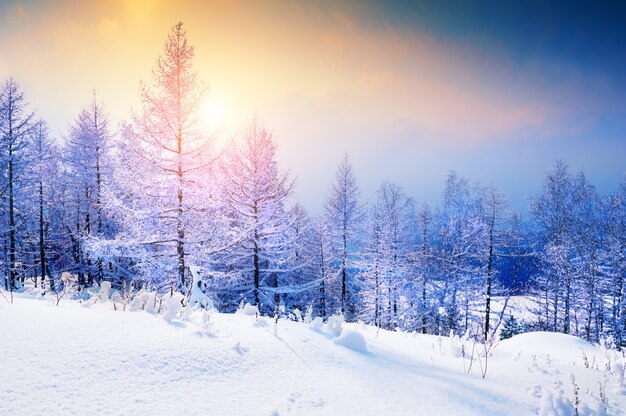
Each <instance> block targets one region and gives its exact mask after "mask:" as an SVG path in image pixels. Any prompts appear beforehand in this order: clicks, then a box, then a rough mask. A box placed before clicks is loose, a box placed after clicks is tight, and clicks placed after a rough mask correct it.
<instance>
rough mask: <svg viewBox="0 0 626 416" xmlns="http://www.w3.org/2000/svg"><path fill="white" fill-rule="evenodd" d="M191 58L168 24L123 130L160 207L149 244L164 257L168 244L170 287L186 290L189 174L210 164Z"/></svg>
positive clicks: (179, 29) (201, 90)
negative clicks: (138, 100) (153, 238)
mask: <svg viewBox="0 0 626 416" xmlns="http://www.w3.org/2000/svg"><path fill="white" fill-rule="evenodd" d="M194 56H195V51H194V47H193V46H192V45H191V44H190V43H189V41H188V39H187V33H186V31H185V30H184V29H183V24H182V23H180V22H179V23H177V24H176V25H174V26H173V27H172V30H171V32H170V34H169V35H168V37H167V40H166V41H165V44H164V47H163V54H162V55H161V56H160V57H159V58H158V60H157V62H156V65H155V66H154V67H153V70H152V83H151V84H147V83H142V85H141V88H140V94H141V100H142V103H143V108H142V111H141V112H139V113H135V114H134V116H133V119H132V123H131V125H129V126H127V127H128V128H125V129H124V131H125V135H126V140H130V141H135V142H137V143H136V145H135V146H134V151H135V152H136V153H137V154H138V157H139V158H140V159H143V161H144V162H146V163H145V166H146V167H148V168H149V171H148V172H145V173H144V174H145V175H153V178H152V179H149V180H148V181H147V184H148V183H149V184H151V185H152V188H153V189H149V191H148V192H147V193H148V194H149V195H150V197H149V199H150V200H151V203H152V204H153V206H155V207H159V212H158V221H159V225H158V228H159V230H158V233H157V234H159V238H157V240H158V241H152V244H153V245H157V246H159V250H164V251H165V253H162V254H165V255H168V256H169V254H168V252H169V249H168V247H170V245H171V244H172V243H173V245H174V246H175V253H174V254H173V256H174V257H175V258H176V267H175V270H176V271H175V273H176V276H177V278H176V282H175V286H176V287H177V288H178V289H180V290H183V289H185V291H186V287H187V285H188V279H187V277H186V268H187V266H188V264H187V256H188V244H187V242H188V235H187V234H188V229H187V226H186V224H187V221H186V216H187V211H188V209H189V207H190V206H191V204H190V202H191V201H188V199H189V197H190V195H191V193H192V187H193V180H194V177H195V176H197V175H199V174H201V173H202V171H203V169H205V168H206V167H207V166H208V165H209V164H210V161H209V160H208V157H207V154H208V153H209V149H210V143H211V136H210V135H208V134H206V132H205V131H204V129H203V128H202V123H201V122H200V121H201V120H200V118H201V111H200V110H201V105H202V102H203V99H204V98H205V95H206V92H207V87H206V86H205V85H204V84H203V83H202V82H201V81H199V80H198V76H197V72H196V71H195V70H194V68H193V59H194ZM151 231H155V230H151ZM164 272H165V273H169V271H168V270H166V271H164Z"/></svg>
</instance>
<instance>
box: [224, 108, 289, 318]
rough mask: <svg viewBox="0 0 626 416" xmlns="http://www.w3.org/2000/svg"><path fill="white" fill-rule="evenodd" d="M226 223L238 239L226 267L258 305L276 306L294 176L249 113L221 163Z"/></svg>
mask: <svg viewBox="0 0 626 416" xmlns="http://www.w3.org/2000/svg"><path fill="white" fill-rule="evenodd" d="M222 169H223V175H224V184H223V186H224V192H225V197H226V201H227V203H228V206H229V207H230V212H229V213H228V217H229V218H230V219H231V223H230V227H231V229H232V230H234V233H235V235H236V236H237V237H236V240H238V243H237V244H235V245H234V246H233V248H232V250H231V251H230V260H229V268H230V269H231V270H233V271H234V272H236V273H239V274H240V275H241V276H242V278H243V284H244V286H243V287H244V288H245V290H244V291H243V293H242V295H243V296H244V297H245V298H246V299H248V300H249V301H252V302H254V304H255V305H257V306H258V307H259V308H262V309H264V310H266V311H267V310H268V307H269V306H270V305H272V306H275V305H276V303H277V302H278V301H279V299H278V297H277V296H278V295H279V294H280V293H281V291H280V289H279V286H281V285H280V284H279V281H278V280H279V278H280V276H281V275H282V274H283V273H286V272H289V271H291V270H293V267H292V265H290V263H291V261H292V255H293V254H294V253H293V251H291V249H290V245H292V244H293V242H294V238H293V235H292V236H290V235H289V232H288V230H289V228H290V227H292V225H293V217H292V216H290V215H289V210H288V209H287V208H286V206H285V203H286V201H287V198H288V197H289V196H290V195H291V192H292V189H293V181H292V180H291V179H290V178H289V175H287V174H285V173H283V172H282V171H281V170H280V169H279V167H278V162H277V161H276V144H275V143H274V139H273V137H272V134H271V133H270V132H269V131H268V130H267V129H266V128H265V127H264V126H263V124H262V123H261V122H260V121H259V120H257V119H256V118H255V119H253V120H252V121H251V122H250V124H248V126H247V127H246V128H245V129H244V130H243V132H242V133H241V134H240V136H239V137H238V141H237V142H234V143H232V144H231V146H230V147H229V150H228V152H227V153H226V155H225V157H224V159H223V163H222Z"/></svg>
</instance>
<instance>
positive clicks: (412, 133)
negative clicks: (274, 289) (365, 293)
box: [0, 0, 626, 213]
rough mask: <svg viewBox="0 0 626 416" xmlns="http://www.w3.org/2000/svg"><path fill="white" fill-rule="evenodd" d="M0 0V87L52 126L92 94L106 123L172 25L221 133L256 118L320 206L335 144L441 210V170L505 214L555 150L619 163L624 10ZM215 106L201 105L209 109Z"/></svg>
mask: <svg viewBox="0 0 626 416" xmlns="http://www.w3.org/2000/svg"><path fill="white" fill-rule="evenodd" d="M505 3H508V2H495V1H494V2H481V3H480V5H479V6H469V2H462V1H459V2H456V1H451V2H448V1H446V2H434V1H433V2H422V1H413V2H409V1H407V2H373V1H372V2H370V1H330V0H329V1H316V2H314V1H288V0H283V1H278V0H277V1H263V2H261V1H259V2H255V1H241V2H240V1H164V0H161V1H159V0H154V1H132V0H109V1H80V0H66V1H61V0H58V1H55V0H51V1H10V0H9V1H7V0H3V1H1V2H0V80H2V81H4V80H5V79H7V78H8V77H9V76H13V77H14V78H15V79H16V80H17V81H18V82H19V83H20V84H21V86H22V88H23V90H24V92H25V95H26V99H27V101H28V102H29V103H30V105H31V108H32V109H33V110H35V109H36V110H37V111H38V114H40V115H41V116H42V117H44V118H45V119H46V120H47V121H48V122H49V124H50V126H51V131H52V133H53V134H54V136H55V137H58V138H62V137H63V136H64V135H65V134H66V132H67V126H68V124H69V123H70V122H71V121H72V120H73V118H74V117H75V116H76V115H77V113H78V111H79V110H80V109H81V108H82V107H83V106H84V105H85V104H87V103H88V102H89V100H90V97H91V90H92V89H95V90H96V91H97V93H98V95H99V97H100V98H101V99H102V101H103V103H104V105H105V107H106V108H107V110H108V111H109V113H110V114H111V118H112V122H113V127H114V128H115V127H116V126H117V124H118V122H119V121H121V120H124V119H127V118H128V116H129V114H130V109H131V108H132V107H134V108H137V107H138V103H139V100H138V86H139V82H140V80H141V79H144V80H148V79H149V77H150V71H151V68H152V66H153V64H154V62H155V60H156V58H157V57H158V55H159V54H160V53H161V50H162V46H163V42H164V41H165V38H166V36H167V34H168V32H169V30H170V28H171V26H172V25H174V24H175V23H176V22H177V21H182V22H183V23H184V27H185V28H186V30H187V34H188V36H189V39H190V41H191V43H192V44H193V45H194V46H195V48H196V69H197V70H198V71H199V73H200V78H202V79H203V80H204V81H206V82H207V83H208V84H209V85H210V88H211V96H210V100H211V106H210V109H207V118H211V120H212V121H213V122H214V123H218V124H219V125H220V126H221V128H220V130H221V137H222V138H227V137H229V136H230V135H231V134H232V133H233V132H235V131H237V129H238V128H239V127H240V126H241V125H242V124H243V123H244V122H245V121H246V120H247V119H250V118H251V117H252V116H253V115H254V114H258V115H259V116H260V117H261V118H262V119H263V120H264V121H265V124H266V125H267V126H268V127H270V128H271V129H272V130H273V131H274V134H275V138H276V140H277V142H278V144H279V158H280V161H281V164H282V166H283V167H284V168H285V169H290V170H291V172H292V173H293V174H294V175H295V176H296V177H297V183H298V189H297V190H298V195H299V198H300V199H301V201H302V202H303V203H304V205H305V206H306V207H307V208H308V209H309V210H310V211H312V212H313V213H315V212H317V211H319V206H321V204H322V203H323V200H324V198H325V196H326V193H327V191H328V188H329V186H330V184H331V182H332V180H333V177H334V171H335V168H336V166H337V164H338V163H339V161H340V159H341V157H342V155H343V153H344V152H348V153H349V154H350V156H351V158H352V161H353V164H354V167H355V171H356V174H357V176H358V179H359V182H360V185H361V187H362V190H363V195H364V196H365V197H370V198H371V196H372V195H373V193H374V191H375V189H376V188H378V186H379V185H380V183H381V181H383V180H390V181H393V182H397V183H399V184H400V185H402V186H403V188H404V189H405V191H406V192H407V193H408V194H409V195H411V196H413V197H414V198H415V199H416V200H418V201H424V200H427V201H431V202H433V203H437V201H438V198H439V194H440V192H441V190H442V187H443V182H444V180H445V176H446V174H447V172H448V171H450V170H451V169H454V170H456V171H457V172H458V173H459V174H461V175H464V176H468V177H470V178H471V179H473V180H477V181H480V182H481V183H483V184H490V183H494V184H495V185H497V186H499V187H500V188H502V189H503V190H504V191H505V192H507V194H508V195H509V196H510V198H511V200H512V202H513V203H514V205H515V206H516V207H518V208H522V207H524V206H525V202H524V201H525V198H526V197H527V196H528V195H531V194H534V193H537V192H539V191H540V187H541V181H542V178H543V175H544V173H545V171H546V170H548V169H549V168H550V167H551V166H552V164H553V163H554V161H555V159H557V158H562V159H564V160H565V161H566V162H568V164H569V165H570V167H571V168H572V169H573V170H575V171H577V170H580V169H583V170H584V172H585V173H586V174H587V176H588V178H589V179H590V180H591V181H592V183H594V184H595V185H597V186H598V188H599V189H600V190H601V191H603V192H607V191H611V190H615V189H617V187H618V185H619V183H620V182H621V181H623V180H624V173H625V171H626V25H625V24H624V22H625V21H626V12H625V11H624V8H623V7H620V6H607V5H604V6H600V7H599V8H598V6H595V8H593V9H591V8H586V7H582V6H580V7H578V6H577V7H573V6H568V8H567V9H564V8H559V7H556V6H553V7H551V6H549V5H547V3H546V2H537V3H536V4H535V3H534V2H519V4H518V5H517V6H511V5H508V4H506V5H505ZM211 112H213V113H211Z"/></svg>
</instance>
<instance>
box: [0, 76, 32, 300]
mask: <svg viewBox="0 0 626 416" xmlns="http://www.w3.org/2000/svg"><path fill="white" fill-rule="evenodd" d="M26 107H27V105H26V101H25V99H24V94H23V93H22V91H21V89H20V86H19V84H18V83H17V82H16V81H15V80H14V79H13V78H9V79H8V80H7V81H6V82H5V83H4V84H3V85H2V88H1V89H0V161H2V175H1V176H0V178H1V180H2V182H3V183H2V184H1V185H0V192H2V211H3V214H4V215H3V216H6V218H3V223H4V227H3V232H2V234H3V235H2V239H3V242H4V249H3V255H4V262H3V263H4V264H5V265H6V268H5V271H4V272H5V282H4V286H5V289H7V290H13V289H15V288H16V282H17V279H18V277H19V278H20V279H21V281H23V279H24V276H23V274H22V275H21V276H20V273H19V268H18V263H19V261H18V257H19V254H20V253H19V244H20V242H19V240H20V239H21V237H22V236H21V235H18V234H19V229H23V227H19V226H18V225H19V223H21V221H22V219H20V218H18V216H19V209H18V207H17V206H18V205H19V204H24V203H26V202H27V201H24V200H21V199H20V198H17V195H18V194H19V192H20V191H21V187H22V186H23V183H22V182H21V179H22V178H23V176H24V173H25V171H26V163H27V160H26V159H27V156H28V150H29V149H28V148H29V146H30V139H31V138H32V130H33V126H34V122H35V120H34V114H33V113H31V112H28V111H27V109H26Z"/></svg>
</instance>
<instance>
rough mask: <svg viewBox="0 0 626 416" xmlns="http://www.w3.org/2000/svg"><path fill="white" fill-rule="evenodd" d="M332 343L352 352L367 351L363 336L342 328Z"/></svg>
mask: <svg viewBox="0 0 626 416" xmlns="http://www.w3.org/2000/svg"><path fill="white" fill-rule="evenodd" d="M334 342H335V344H337V345H343V346H344V347H346V348H350V349H351V350H354V351H367V343H366V342H365V338H363V335H361V334H360V333H359V332H357V331H355V330H352V329H348V328H344V329H343V331H341V335H339V336H338V337H337V338H335V340H334Z"/></svg>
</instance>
